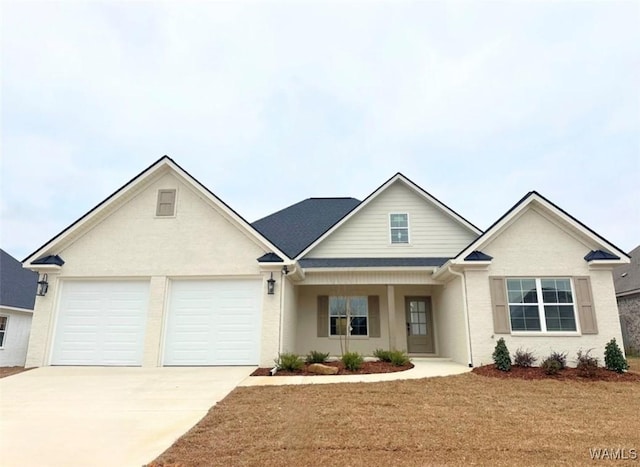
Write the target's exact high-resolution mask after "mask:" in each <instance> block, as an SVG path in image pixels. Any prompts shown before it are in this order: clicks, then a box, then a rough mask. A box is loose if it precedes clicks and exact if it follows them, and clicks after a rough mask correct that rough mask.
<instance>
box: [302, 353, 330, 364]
mask: <svg viewBox="0 0 640 467" xmlns="http://www.w3.org/2000/svg"><path fill="white" fill-rule="evenodd" d="M327 358H329V352H327V353H324V352H318V351H317V350H312V351H311V352H309V353H308V354H307V359H306V360H307V363H324V362H326V361H327Z"/></svg>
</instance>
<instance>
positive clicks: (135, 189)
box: [23, 156, 286, 267]
mask: <svg viewBox="0 0 640 467" xmlns="http://www.w3.org/2000/svg"><path fill="white" fill-rule="evenodd" d="M170 171H171V172H172V173H174V175H176V176H178V177H179V178H180V179H181V180H182V181H183V182H184V183H187V184H189V185H190V186H191V187H192V188H193V189H194V190H195V191H196V192H198V193H199V194H200V195H201V196H202V197H203V199H205V200H207V201H208V202H210V203H211V204H212V205H213V206H214V207H215V208H216V209H217V210H218V211H219V212H221V213H222V214H224V215H225V216H226V217H227V218H228V219H229V220H230V221H231V222H232V224H234V225H235V226H236V227H238V228H239V229H241V230H242V231H243V232H244V233H245V234H246V235H247V236H249V237H250V238H252V239H253V240H254V241H255V242H256V243H258V244H260V245H261V246H262V247H263V248H264V249H265V250H270V251H272V252H274V253H276V254H277V255H279V256H281V257H282V258H286V255H285V254H284V253H283V252H282V251H281V250H279V249H278V248H277V247H276V246H275V245H273V243H271V242H270V241H269V240H268V239H266V238H265V237H264V236H263V235H262V234H260V233H259V232H258V231H257V230H255V229H254V228H253V227H252V226H251V224H249V223H248V222H247V221H246V220H245V219H244V218H243V217H242V216H240V215H239V214H238V213H237V212H236V211H234V210H233V209H232V208H231V207H229V206H228V205H227V204H226V203H225V202H224V201H222V200H221V199H220V198H218V197H217V196H216V195H215V194H214V193H213V192H211V191H210V190H209V189H208V188H206V187H205V186H204V185H203V184H202V183H200V182H199V181H198V180H196V179H195V178H194V177H193V176H192V175H191V174H189V173H188V172H187V171H186V170H184V169H183V168H182V167H180V166H179V165H178V164H177V163H176V162H175V161H174V160H173V159H171V158H170V157H168V156H163V157H161V158H160V159H158V160H157V161H156V162H154V163H153V164H151V165H150V166H149V167H147V168H146V169H145V170H143V171H142V172H140V173H139V174H138V175H136V176H135V177H133V178H132V179H131V180H129V181H128V182H127V183H125V184H124V185H123V186H122V187H120V188H119V189H118V190H116V191H115V192H114V193H112V194H111V195H109V196H108V197H107V198H106V199H105V200H103V201H102V202H100V203H99V204H98V205H96V206H95V207H94V208H92V209H91V210H90V211H89V212H87V213H86V214H84V215H83V216H82V217H80V218H79V219H78V220H76V221H75V222H74V223H73V224H71V225H70V226H68V227H67V228H66V229H64V230H63V231H62V232H60V233H59V234H58V235H56V236H55V237H53V238H52V239H51V240H49V241H48V242H47V243H45V244H44V245H42V246H41V247H40V248H38V249H37V250H36V251H34V252H33V253H32V254H30V255H29V256H28V257H27V258H25V259H24V261H23V262H24V263H25V264H31V265H35V266H36V267H37V266H38V261H40V262H42V257H43V256H52V257H53V256H55V253H56V252H57V251H58V249H59V248H61V247H64V245H65V244H67V243H68V242H70V241H72V240H73V239H74V238H77V237H79V236H81V235H82V234H83V233H84V232H86V231H87V230H88V229H90V228H91V227H92V226H94V225H96V224H98V223H100V222H101V221H103V220H104V219H105V218H106V217H107V216H108V215H109V213H111V212H113V211H115V210H117V209H118V208H119V207H121V206H122V205H123V204H125V203H126V202H127V201H128V200H130V199H131V198H132V197H133V196H135V195H136V194H137V193H139V192H141V191H142V190H144V188H145V187H146V186H147V185H148V184H149V183H151V182H152V181H153V180H155V179H157V178H159V177H162V176H163V175H164V174H166V173H167V172H170Z"/></svg>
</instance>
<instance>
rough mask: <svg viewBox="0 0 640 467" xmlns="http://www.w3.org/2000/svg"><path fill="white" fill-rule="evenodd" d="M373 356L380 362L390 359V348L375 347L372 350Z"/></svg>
mask: <svg viewBox="0 0 640 467" xmlns="http://www.w3.org/2000/svg"><path fill="white" fill-rule="evenodd" d="M373 356H374V357H376V358H377V359H378V360H380V361H382V362H390V361H391V350H382V349H376V350H374V352H373Z"/></svg>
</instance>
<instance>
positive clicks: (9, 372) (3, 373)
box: [0, 366, 31, 378]
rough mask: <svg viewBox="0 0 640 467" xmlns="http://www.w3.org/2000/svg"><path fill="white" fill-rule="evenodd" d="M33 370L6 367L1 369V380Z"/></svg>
mask: <svg viewBox="0 0 640 467" xmlns="http://www.w3.org/2000/svg"><path fill="white" fill-rule="evenodd" d="M30 369H31V368H27V369H25V367H23V366H4V367H0V378H5V377H7V376H11V375H17V374H18V373H22V372H23V371H27V370H30Z"/></svg>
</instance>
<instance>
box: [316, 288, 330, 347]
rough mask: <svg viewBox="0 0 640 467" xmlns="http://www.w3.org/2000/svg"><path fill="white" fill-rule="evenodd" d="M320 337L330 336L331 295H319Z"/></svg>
mask: <svg viewBox="0 0 640 467" xmlns="http://www.w3.org/2000/svg"><path fill="white" fill-rule="evenodd" d="M318 337H329V297H328V296H326V295H318Z"/></svg>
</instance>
